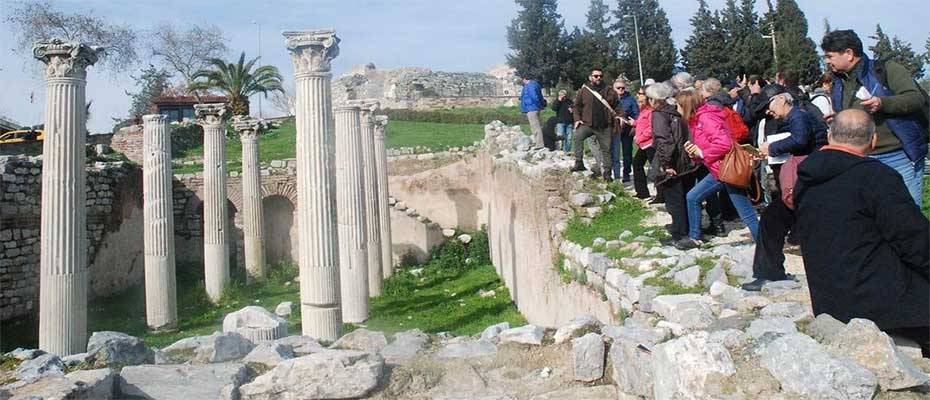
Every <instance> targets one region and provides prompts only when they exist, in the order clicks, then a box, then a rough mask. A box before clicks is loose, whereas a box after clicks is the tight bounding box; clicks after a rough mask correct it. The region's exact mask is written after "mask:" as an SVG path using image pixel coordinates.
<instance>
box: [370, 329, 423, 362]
mask: <svg viewBox="0 0 930 400" xmlns="http://www.w3.org/2000/svg"><path fill="white" fill-rule="evenodd" d="M429 342H430V339H429V335H427V334H425V333H423V331H421V330H419V329H412V330H409V331H404V332H398V333H395V334H394V341H393V342H391V343H390V344H388V345H387V346H385V347H384V348H383V349H381V356H382V357H384V359H385V360H386V361H388V362H394V363H399V362H403V361H407V360H410V359H412V358H414V357H416V355H417V353H419V352H420V351H421V350H423V349H424V348H425V347H426V346H427V345H428V344H429Z"/></svg>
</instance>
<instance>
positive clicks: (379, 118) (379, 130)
mask: <svg viewBox="0 0 930 400" xmlns="http://www.w3.org/2000/svg"><path fill="white" fill-rule="evenodd" d="M387 124H388V116H387V115H375V138H377V139H383V138H384V128H385V127H387Z"/></svg>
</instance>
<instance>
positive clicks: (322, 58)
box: [283, 29, 340, 77]
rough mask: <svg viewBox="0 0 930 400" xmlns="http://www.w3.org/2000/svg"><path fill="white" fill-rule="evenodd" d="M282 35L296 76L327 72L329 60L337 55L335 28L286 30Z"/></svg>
mask: <svg viewBox="0 0 930 400" xmlns="http://www.w3.org/2000/svg"><path fill="white" fill-rule="evenodd" d="M283 35H284V45H285V46H286V47H287V50H288V51H290V53H291V61H292V62H293V63H294V72H295V74H296V75H297V76H298V77H299V76H300V75H304V74H326V73H329V71H330V65H329V64H330V62H331V61H332V60H333V59H334V58H336V56H338V55H339V41H340V40H339V38H338V37H337V36H336V30H334V29H320V30H312V31H287V32H284V33H283Z"/></svg>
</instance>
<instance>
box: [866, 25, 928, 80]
mask: <svg viewBox="0 0 930 400" xmlns="http://www.w3.org/2000/svg"><path fill="white" fill-rule="evenodd" d="M869 37H870V38H872V39H875V45H873V46H870V47H869V50H870V51H871V52H872V58H873V59H875V60H893V61H895V62H897V63H898V64H901V65H903V66H904V68H907V70H908V71H910V72H911V74H913V75H914V78H915V79H920V78H921V77H923V76H924V59H925V58H924V56H923V55H920V54H917V53H916V52H915V51H914V49H913V48H911V44H910V43H908V42H905V41H903V40H901V39H898V37H897V36H894V37H892V38H889V37H888V35H886V34H885V32H883V31H882V26H881V25H877V26H876V27H875V35H873V36H869ZM928 44H930V42H928Z"/></svg>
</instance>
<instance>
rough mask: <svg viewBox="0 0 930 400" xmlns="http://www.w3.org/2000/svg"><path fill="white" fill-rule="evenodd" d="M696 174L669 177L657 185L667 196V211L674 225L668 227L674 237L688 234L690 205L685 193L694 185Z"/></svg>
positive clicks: (679, 237)
mask: <svg viewBox="0 0 930 400" xmlns="http://www.w3.org/2000/svg"><path fill="white" fill-rule="evenodd" d="M694 179H695V176H694V174H688V175H685V176H680V177H675V178H671V179H667V180H665V181H664V182H662V183H660V184H658V185H656V188H657V189H656V190H661V191H662V195H663V196H665V211H666V212H668V214H669V215H671V217H672V225H671V226H670V227H669V228H668V233H669V235H672V239H675V240H678V239H681V238H684V237H687V236H688V205H687V203H686V202H685V195H687V194H688V191H689V190H691V188H692V187H694Z"/></svg>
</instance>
